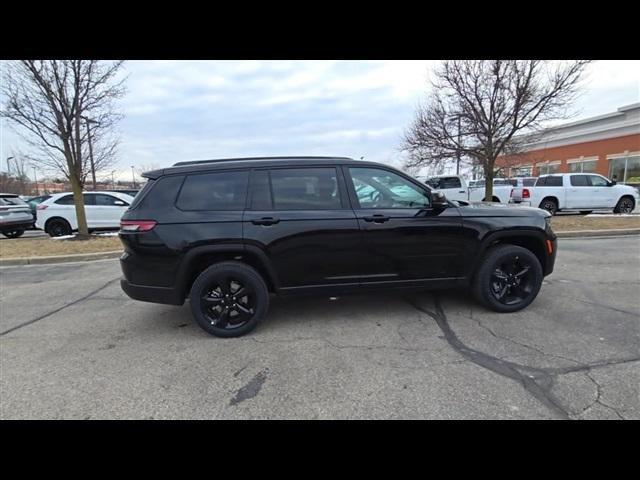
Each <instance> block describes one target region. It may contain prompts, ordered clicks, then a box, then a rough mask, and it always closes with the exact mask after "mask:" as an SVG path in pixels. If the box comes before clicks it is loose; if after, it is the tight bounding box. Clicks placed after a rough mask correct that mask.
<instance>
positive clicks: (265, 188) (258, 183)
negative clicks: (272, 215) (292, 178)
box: [250, 170, 273, 210]
mask: <svg viewBox="0 0 640 480" xmlns="http://www.w3.org/2000/svg"><path fill="white" fill-rule="evenodd" d="M250 190H251V210H273V201H272V198H271V187H270V184H269V171H268V170H255V171H254V172H253V173H252V174H251V189H250Z"/></svg>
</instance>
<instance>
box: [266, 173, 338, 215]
mask: <svg viewBox="0 0 640 480" xmlns="http://www.w3.org/2000/svg"><path fill="white" fill-rule="evenodd" d="M270 176H271V190H272V195H273V207H274V209H275V210H337V209H341V208H342V200H341V198H340V191H339V189H338V175H337V172H336V169H335V168H334V167H331V168H290V169H289V168H287V169H273V170H271V171H270Z"/></svg>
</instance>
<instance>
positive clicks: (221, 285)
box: [189, 261, 269, 337]
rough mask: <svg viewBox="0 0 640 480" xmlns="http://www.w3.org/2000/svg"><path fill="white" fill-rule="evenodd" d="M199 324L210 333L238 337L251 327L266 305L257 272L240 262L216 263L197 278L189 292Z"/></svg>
mask: <svg viewBox="0 0 640 480" xmlns="http://www.w3.org/2000/svg"><path fill="white" fill-rule="evenodd" d="M189 299H190V303H191V311H192V313H193V316H194V318H195V320H196V321H197V322H198V325H199V326H200V327H201V328H202V329H203V330H205V331H206V332H207V333H210V334H211V335H215V336H218V337H238V336H240V335H244V334H245V333H248V332H250V331H251V330H253V329H254V328H255V327H256V325H257V324H258V322H259V321H260V320H261V319H262V317H264V315H265V314H266V312H267V309H268V306H269V291H268V289H267V286H266V284H265V282H264V280H263V279H262V277H261V276H260V274H259V273H258V272H257V271H256V270H255V269H254V268H252V267H251V266H249V265H246V264H243V263H241V262H234V261H227V262H221V263H216V264H214V265H212V266H210V267H209V268H207V269H206V270H205V271H203V272H202V273H201V274H200V275H199V276H198V278H196V280H195V282H194V283H193V286H192V287H191V293H190V295H189Z"/></svg>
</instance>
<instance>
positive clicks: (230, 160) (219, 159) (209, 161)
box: [173, 156, 351, 167]
mask: <svg viewBox="0 0 640 480" xmlns="http://www.w3.org/2000/svg"><path fill="white" fill-rule="evenodd" d="M293 159H295V160H320V159H338V160H351V158H349V157H322V156H319V157H313V156H290V157H240V158H216V159H211V160H190V161H186V162H178V163H174V164H173V166H174V167H181V166H184V165H201V164H205V163H216V162H237V161H244V160H293Z"/></svg>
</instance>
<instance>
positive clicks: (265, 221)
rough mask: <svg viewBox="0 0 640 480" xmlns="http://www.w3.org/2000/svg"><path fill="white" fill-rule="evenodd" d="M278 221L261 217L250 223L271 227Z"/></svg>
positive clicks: (277, 219)
mask: <svg viewBox="0 0 640 480" xmlns="http://www.w3.org/2000/svg"><path fill="white" fill-rule="evenodd" d="M279 221H280V219H279V218H273V217H262V218H256V219H255V220H251V223H253V224H254V225H273V224H274V223H278V222H279Z"/></svg>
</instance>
